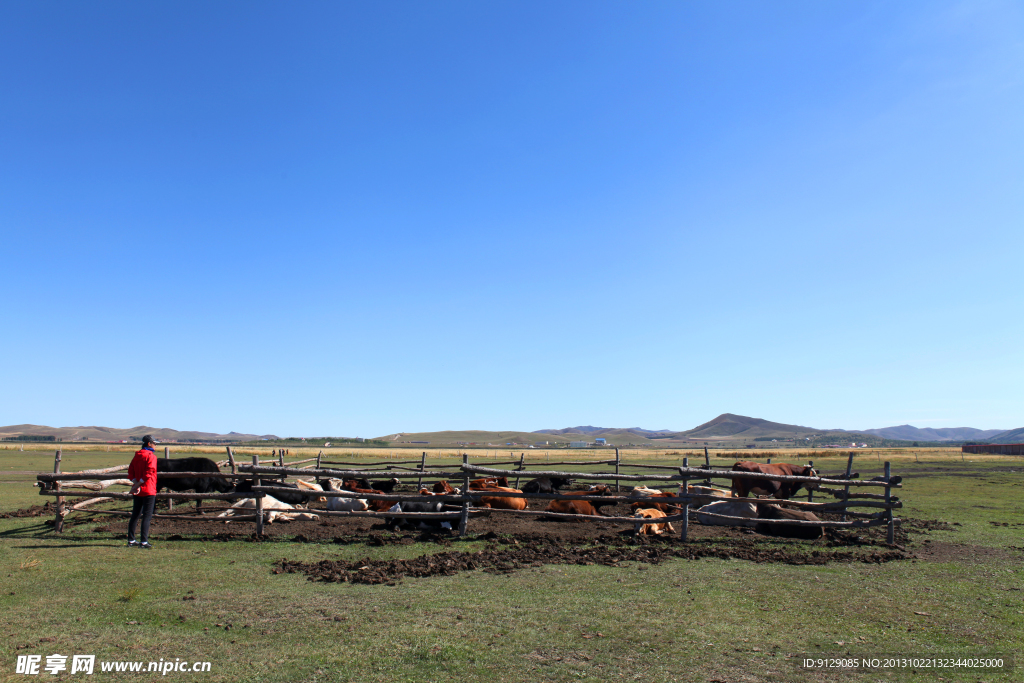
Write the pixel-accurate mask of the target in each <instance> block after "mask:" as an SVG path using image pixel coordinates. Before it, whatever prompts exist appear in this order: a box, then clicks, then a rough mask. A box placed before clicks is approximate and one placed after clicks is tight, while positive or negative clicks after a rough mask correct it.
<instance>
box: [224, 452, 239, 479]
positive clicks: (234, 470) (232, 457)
mask: <svg viewBox="0 0 1024 683" xmlns="http://www.w3.org/2000/svg"><path fill="white" fill-rule="evenodd" d="M225 448H227V449H228V462H229V463H230V464H231V474H238V470H237V468H236V467H235V454H234V453H232V452H231V446H225Z"/></svg>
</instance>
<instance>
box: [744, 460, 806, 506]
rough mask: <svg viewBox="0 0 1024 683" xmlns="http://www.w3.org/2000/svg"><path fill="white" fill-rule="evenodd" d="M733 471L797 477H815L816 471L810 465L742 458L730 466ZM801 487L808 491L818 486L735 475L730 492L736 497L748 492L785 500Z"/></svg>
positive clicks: (745, 494) (745, 495)
mask: <svg viewBox="0 0 1024 683" xmlns="http://www.w3.org/2000/svg"><path fill="white" fill-rule="evenodd" d="M732 471H733V472H752V473H757V474H783V475H787V476H797V477H816V476H818V473H817V472H815V471H814V468H812V467H804V466H802V465H790V464H788V463H778V464H773V465H768V464H764V463H759V462H751V461H749V460H744V461H742V462H738V463H736V464H735V465H733V466H732ZM802 488H806V489H807V490H808V491H811V490H813V489H816V488H818V485H817V484H815V483H811V482H808V483H796V482H789V481H775V480H771V479H745V478H743V477H737V478H736V479H733V480H732V493H733V495H734V496H736V497H737V498H746V497H747V495H748V494H751V493H753V494H754V495H755V496H772V497H774V498H777V499H779V500H787V499H789V498H792V497H793V496H794V495H796V492H797V491H799V490H800V489H802Z"/></svg>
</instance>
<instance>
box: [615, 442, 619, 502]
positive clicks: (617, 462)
mask: <svg viewBox="0 0 1024 683" xmlns="http://www.w3.org/2000/svg"><path fill="white" fill-rule="evenodd" d="M618 474H619V449H618V448H616V449H615V476H618ZM618 492H619V480H618V479H616V480H615V493H618Z"/></svg>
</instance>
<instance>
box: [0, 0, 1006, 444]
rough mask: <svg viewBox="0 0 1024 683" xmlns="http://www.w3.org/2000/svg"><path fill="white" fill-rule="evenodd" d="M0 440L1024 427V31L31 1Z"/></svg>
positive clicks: (840, 9) (0, 149) (22, 45)
mask: <svg viewBox="0 0 1024 683" xmlns="http://www.w3.org/2000/svg"><path fill="white" fill-rule="evenodd" d="M0 65H2V66H0V248H2V253H3V254H4V256H5V258H4V259H3V268H2V270H0V273H2V274H0V282H2V283H3V287H2V292H3V296H2V302H3V311H4V314H5V315H4V318H5V320H6V324H5V325H4V333H3V334H2V335H0V356H2V357H3V358H4V361H3V363H2V364H0V384H2V385H3V386H4V388H5V391H3V392H0V424H16V423H23V422H29V423H35V424H46V425H52V426H67V425H88V424H98V425H105V426H116V427H128V426H135V425H139V424H146V425H151V426H157V427H171V428H176V429H199V430H206V431H217V432H226V431H229V430H235V431H241V432H257V433H276V434H280V435H308V436H312V435H348V436H377V435H383V434H387V433H392V432H396V431H428V430H441V429H521V430H535V429H542V428H559V427H565V426H572V425H577V424H594V425H599V426H615V427H633V426H641V427H646V428H658V429H660V428H671V429H688V428H690V427H693V426H695V425H697V424H699V423H701V422H705V421H707V420H709V419H711V418H713V417H715V416H716V415H718V414H720V413H722V412H733V413H739V414H744V415H751V416H755V417H762V418H766V419H770V420H775V421H780V422H787V423H796V424H802V425H808V426H812V427H819V428H826V427H841V428H846V429H866V428H873V427H884V426H890V425H895V424H902V423H911V424H914V425H916V426H919V427H953V426H972V427H978V428H1007V429H1009V428H1015V427H1020V426H1024V392H1022V391H1021V390H1020V387H1021V386H1024V369H1022V368H1024V344H1022V343H1021V339H1022V338H1024V334H1022V333H1024V316H1022V308H1024V305H1022V304H1024V301H1022V292H1024V285H1022V281H1021V275H1020V273H1021V270H1022V268H1021V262H1022V247H1024V182H1022V181H1024V124H1022V121H1024V7H1022V6H1021V5H1020V4H1019V3H1015V2H997V1H994V2H901V3H895V4H894V3H885V2H829V3H821V2H810V1H808V2H760V3H755V2H686V3H680V2H665V3H657V2H650V3H633V2H598V3H594V2H579V3H572V2H562V3H540V2H487V3H479V2H447V3H411V2H383V3H333V2H330V3H329V2H322V3H321V2H304V3H283V2H279V3H259V2H250V3H244V4H239V3H236V2H230V3H228V2H204V3H167V2H149V3H128V2H95V3H62V2H37V1H34V0H33V1H31V2H5V3H3V4H0Z"/></svg>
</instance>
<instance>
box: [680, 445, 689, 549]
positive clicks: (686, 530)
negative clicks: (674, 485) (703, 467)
mask: <svg viewBox="0 0 1024 683" xmlns="http://www.w3.org/2000/svg"><path fill="white" fill-rule="evenodd" d="M689 466H690V459H689V458H683V467H689ZM687 482H689V477H687V476H686V475H685V474H684V475H683V482H682V483H681V484H679V492H680V493H684V494H685V493H689V492H690V490H689V486H687ZM682 522H683V523H682V524H680V525H679V526H680V527H682V530H683V531H682V533H681V534H680V535H679V540H681V541H684V542H685V541H686V537H687V536H688V535H689V533H690V501H689V500H687V501H686V505H684V506H683V520H682Z"/></svg>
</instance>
